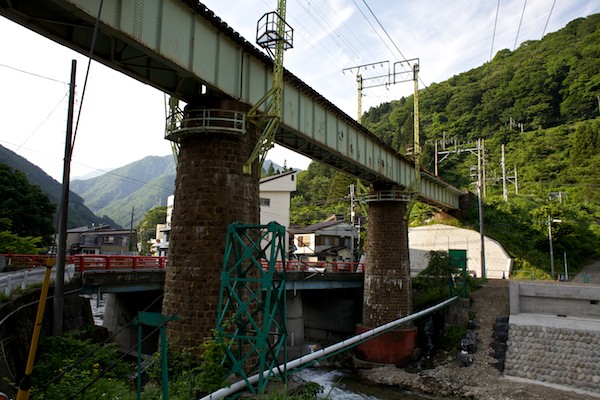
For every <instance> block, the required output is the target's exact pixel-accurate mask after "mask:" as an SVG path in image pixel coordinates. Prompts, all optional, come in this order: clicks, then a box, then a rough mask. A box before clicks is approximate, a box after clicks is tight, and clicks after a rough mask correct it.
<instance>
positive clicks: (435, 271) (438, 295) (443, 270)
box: [412, 251, 454, 310]
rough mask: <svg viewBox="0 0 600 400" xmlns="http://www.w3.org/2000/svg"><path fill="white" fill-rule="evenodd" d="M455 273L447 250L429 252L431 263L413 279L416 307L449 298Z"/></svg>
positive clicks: (416, 308) (422, 306)
mask: <svg viewBox="0 0 600 400" xmlns="http://www.w3.org/2000/svg"><path fill="white" fill-rule="evenodd" d="M453 274H454V268H453V266H452V263H451V262H450V256H449V255H448V252H447V251H431V252H429V264H428V265H427V267H426V268H425V269H424V270H423V271H421V272H420V273H419V275H417V276H416V277H415V278H414V279H413V280H412V287H413V306H414V309H415V310H421V309H424V308H427V307H428V306H430V305H433V304H436V303H439V302H440V301H442V300H444V299H447V298H448V297H449V296H450V293H449V284H450V283H451V282H452V276H453Z"/></svg>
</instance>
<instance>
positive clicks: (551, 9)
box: [541, 0, 556, 39]
mask: <svg viewBox="0 0 600 400" xmlns="http://www.w3.org/2000/svg"><path fill="white" fill-rule="evenodd" d="M555 4H556V0H554V1H553V2H552V7H550V13H549V14H548V19H547V20H546V25H544V31H543V32H542V37H541V39H543V38H544V35H545V34H546V29H547V28H548V23H549V22H550V17H551V16H552V11H554V5H555Z"/></svg>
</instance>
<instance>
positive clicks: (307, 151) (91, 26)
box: [0, 0, 463, 349]
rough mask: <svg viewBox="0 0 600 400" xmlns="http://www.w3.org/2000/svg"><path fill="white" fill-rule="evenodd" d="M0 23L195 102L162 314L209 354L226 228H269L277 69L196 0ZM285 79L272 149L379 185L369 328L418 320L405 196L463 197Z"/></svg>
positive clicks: (37, 14)
mask: <svg viewBox="0 0 600 400" xmlns="http://www.w3.org/2000/svg"><path fill="white" fill-rule="evenodd" d="M0 14H2V15H4V16H6V17H8V18H10V19H12V20H13V21H15V22H17V23H19V24H21V25H23V26H25V27H27V28H29V29H32V30H34V31H36V32H38V33H40V34H42V35H44V36H46V37H49V38H51V39H53V40H55V41H57V42H59V43H62V44H63V45H65V46H68V47H70V48H72V49H74V50H76V51H79V52H81V53H83V54H89V53H90V50H93V52H92V54H93V57H94V58H95V59H96V60H98V61H99V62H101V63H104V64H106V65H107V66H109V67H111V68H114V69H116V70H118V71H121V72H123V73H125V74H127V75H129V76H131V77H133V78H135V79H138V80H140V81H142V82H145V83H148V84H150V85H152V86H154V87H156V88H158V89H160V90H162V91H164V92H166V93H169V94H171V95H174V96H176V97H177V98H180V99H182V100H184V101H185V102H186V103H187V114H186V115H184V117H186V116H187V119H188V120H193V121H194V123H195V125H194V126H192V128H194V129H189V128H190V127H186V126H183V125H182V126H181V127H180V128H183V129H186V131H185V132H183V131H181V130H180V131H178V132H182V134H174V135H171V136H170V139H171V140H174V141H177V143H178V145H179V155H178V170H177V178H176V184H175V187H176V189H175V207H174V213H173V219H172V230H171V240H170V249H169V254H170V259H169V265H170V267H169V268H168V269H167V277H166V282H167V285H168V286H171V285H172V286H174V287H175V290H172V291H169V292H167V293H165V298H164V302H163V312H164V313H166V314H173V313H179V315H180V317H181V319H180V320H179V321H178V322H176V323H172V324H170V325H169V328H168V335H169V337H170V339H171V343H172V345H173V348H175V349H176V348H182V347H195V346H198V345H200V344H201V343H202V341H203V340H204V338H205V337H207V336H210V335H211V330H212V328H213V327H214V321H216V319H217V308H218V304H217V303H218V298H219V287H218V285H212V286H207V285H206V282H207V280H210V279H212V278H214V277H218V276H219V275H220V273H221V267H222V264H223V250H224V248H225V245H224V237H225V232H226V230H227V226H228V225H229V224H230V223H232V222H235V221H239V222H241V223H245V224H256V223H258V221H259V194H258V177H259V171H258V167H259V166H258V162H256V161H254V162H252V163H251V164H250V168H247V166H248V163H249V162H251V161H252V157H251V155H252V154H254V150H255V148H256V147H257V143H260V141H261V140H262V139H259V137H260V132H259V128H258V127H257V126H256V125H253V124H250V123H247V122H248V120H247V118H246V117H247V113H248V111H250V110H251V108H252V107H253V106H254V105H256V104H258V103H259V102H260V100H261V99H262V98H263V96H264V95H265V94H266V93H267V92H268V91H269V90H270V89H271V86H272V81H273V75H274V74H273V69H274V64H273V61H272V60H271V59H270V58H269V57H267V56H266V55H265V54H264V53H262V52H261V51H260V50H258V49H257V48H255V47H254V46H253V45H251V44H250V43H248V42H247V41H246V40H245V39H243V38H242V37H240V35H239V34H237V33H236V32H234V31H233V30H232V29H231V28H230V27H228V26H227V25H226V24H225V23H224V22H223V21H221V20H220V19H219V18H218V17H217V16H215V15H214V14H213V13H212V12H211V11H210V10H208V9H207V8H206V7H205V6H203V5H202V4H201V3H199V2H198V1H194V0H162V1H150V0H148V1H144V0H135V1H134V0H104V1H100V0H29V1H20V2H15V1H11V0H0ZM273 33H274V32H273ZM283 75H284V76H283V91H282V115H281V117H282V119H281V124H280V125H279V127H278V129H277V131H276V134H275V138H274V140H275V141H276V142H277V143H279V144H281V145H283V146H285V147H288V148H290V149H292V150H295V151H297V152H299V153H301V154H304V155H306V156H308V157H310V158H312V159H315V160H319V161H321V162H324V163H326V164H328V165H331V166H333V167H335V168H338V169H340V170H342V171H345V172H347V173H349V174H351V175H353V176H356V177H358V178H361V179H363V180H366V181H368V182H369V183H370V184H371V191H372V192H371V196H370V202H369V230H368V238H367V243H368V247H367V252H368V254H369V264H368V267H367V268H366V273H365V280H364V281H365V290H364V292H365V297H364V307H363V325H364V326H365V327H367V328H368V327H375V326H379V325H382V324H384V323H386V322H389V321H392V320H395V319H398V318H400V317H402V316H405V315H409V314H410V313H411V312H412V289H411V283H410V271H409V257H408V227H407V222H406V219H407V218H406V217H405V214H406V202H407V201H410V200H411V198H412V197H411V195H410V194H408V195H407V193H406V190H407V188H409V190H410V191H415V189H417V190H416V192H418V200H419V201H421V202H424V203H427V204H431V205H433V206H435V207H438V208H441V209H445V210H457V209H458V208H459V198H460V197H461V196H462V194H463V193H462V192H461V191H459V190H458V189H456V188H454V187H452V186H450V185H448V184H447V183H445V182H443V181H442V180H441V179H439V178H437V177H434V176H432V175H431V174H429V173H427V172H425V171H423V170H421V169H416V168H415V163H414V162H413V161H412V160H409V159H407V158H405V157H403V156H402V155H400V154H398V153H397V152H396V151H395V150H394V149H393V148H391V147H390V146H387V145H386V144H385V143H384V142H383V141H381V140H380V139H378V138H377V137H376V136H375V135H373V134H372V133H371V132H369V131H368V130H367V129H365V128H364V127H362V126H361V125H360V124H358V123H357V122H356V121H355V120H354V119H352V118H350V117H349V116H348V115H346V114H344V113H343V112H342V111H340V109H339V108H337V107H336V106H335V105H333V104H332V103H331V102H330V101H328V100H327V99H325V98H324V97H323V96H321V95H320V94H319V93H317V92H316V91H315V90H314V89H312V88H311V87H310V86H308V85H307V84H305V83H304V82H302V81H301V80H300V79H299V78H298V77H296V76H294V75H293V74H292V73H291V72H289V71H284V74H283ZM132 106H135V105H132ZM266 108H267V106H264V105H263V106H261V107H259V108H258V112H259V114H260V112H264V111H265V110H266ZM225 116H229V117H227V118H228V119H229V122H228V124H229V125H227V126H224V125H223V123H222V122H223V118H224V117H225ZM230 116H232V117H230ZM214 121H217V123H215V124H213V122H214ZM184 133H185V134H184ZM243 170H245V171H246V173H243V172H242V171H243ZM247 172H250V173H249V174H248V173H247ZM415 182H420V184H419V185H420V187H416V188H413V187H411V185H413V183H415ZM192 299H197V301H195V302H194V303H192V304H191V303H190V302H191V301H192ZM182 332H183V333H182Z"/></svg>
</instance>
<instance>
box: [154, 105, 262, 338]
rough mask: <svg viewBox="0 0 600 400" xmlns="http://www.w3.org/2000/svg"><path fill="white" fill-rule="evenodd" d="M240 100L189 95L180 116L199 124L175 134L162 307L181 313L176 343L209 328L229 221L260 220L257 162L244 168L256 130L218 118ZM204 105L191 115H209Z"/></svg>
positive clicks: (174, 328) (171, 333)
mask: <svg viewBox="0 0 600 400" xmlns="http://www.w3.org/2000/svg"><path fill="white" fill-rule="evenodd" d="M242 107H243V105H242V104H241V103H238V102H235V101H229V100H218V99H207V100H202V101H200V102H198V103H196V104H193V103H190V104H188V106H187V107H186V115H185V116H184V122H185V118H186V117H187V118H188V120H189V121H190V122H189V124H191V126H192V128H193V127H194V123H198V125H202V127H198V129H197V130H195V131H194V130H193V129H192V130H191V132H190V130H188V131H187V133H186V134H184V135H181V136H178V137H177V138H176V140H177V142H178V143H179V145H180V150H179V160H178V166H177V177H176V180H175V203H174V207H173V217H172V224H171V237H170V241H169V261H168V266H167V274H166V278H165V295H164V300H163V311H162V312H163V314H165V315H167V316H169V315H172V314H178V315H179V318H180V319H179V321H177V322H171V323H169V325H168V327H167V338H168V341H169V346H170V348H171V349H174V350H178V349H182V348H192V347H198V346H199V345H200V344H201V343H202V342H203V341H204V340H205V339H206V338H208V337H212V335H213V333H212V330H213V329H214V328H215V327H216V322H217V314H218V306H219V288H220V274H221V272H222V268H223V253H224V250H225V238H226V232H227V226H228V225H229V224H230V223H232V222H235V221H239V222H242V223H248V224H257V223H259V202H258V191H259V182H258V171H257V165H258V163H254V164H253V168H252V173H251V174H249V175H246V174H244V173H243V166H244V163H245V162H246V161H247V160H248V158H249V156H250V154H251V153H252V150H253V149H254V146H255V144H256V140H257V133H256V130H255V128H254V126H251V125H248V124H246V126H245V133H242V134H240V132H239V127H240V126H239V121H237V122H236V123H235V124H234V125H235V127H234V128H235V129H233V128H232V126H233V125H231V123H230V122H231V121H229V122H228V121H224V120H223V119H220V118H221V117H224V116H225V117H226V118H229V117H228V116H226V115H225V114H227V112H230V111H241V112H244V111H246V110H245V109H243V108H242ZM208 109H210V110H211V114H210V121H208V120H207V119H205V120H202V121H200V118H198V117H197V116H199V115H205V116H206V115H208V114H206V113H205V112H204V111H203V110H208ZM215 110H217V111H215ZM218 110H224V111H223V112H222V113H220V112H219V111H218ZM220 127H221V128H224V129H219V128H220ZM182 131H183V129H182Z"/></svg>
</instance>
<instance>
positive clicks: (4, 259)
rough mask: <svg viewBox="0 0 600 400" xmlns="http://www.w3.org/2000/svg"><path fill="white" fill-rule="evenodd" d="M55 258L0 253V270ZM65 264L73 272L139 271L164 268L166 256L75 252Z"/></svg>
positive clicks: (30, 265) (31, 265) (37, 264)
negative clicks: (73, 268) (72, 266)
mask: <svg viewBox="0 0 600 400" xmlns="http://www.w3.org/2000/svg"><path fill="white" fill-rule="evenodd" d="M55 261H56V260H55V258H54V257H50V256H43V255H32V254H0V272H1V271H5V270H6V271H18V270H23V269H32V268H36V267H43V266H45V265H47V263H48V262H49V263H50V264H51V265H53V264H55ZM65 261H66V264H74V265H75V272H77V273H80V274H81V273H83V272H84V271H122V270H130V271H140V270H142V271H143V270H150V269H165V267H166V265H167V257H153V256H122V255H103V254H77V255H73V256H68V257H66V260H65Z"/></svg>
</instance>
